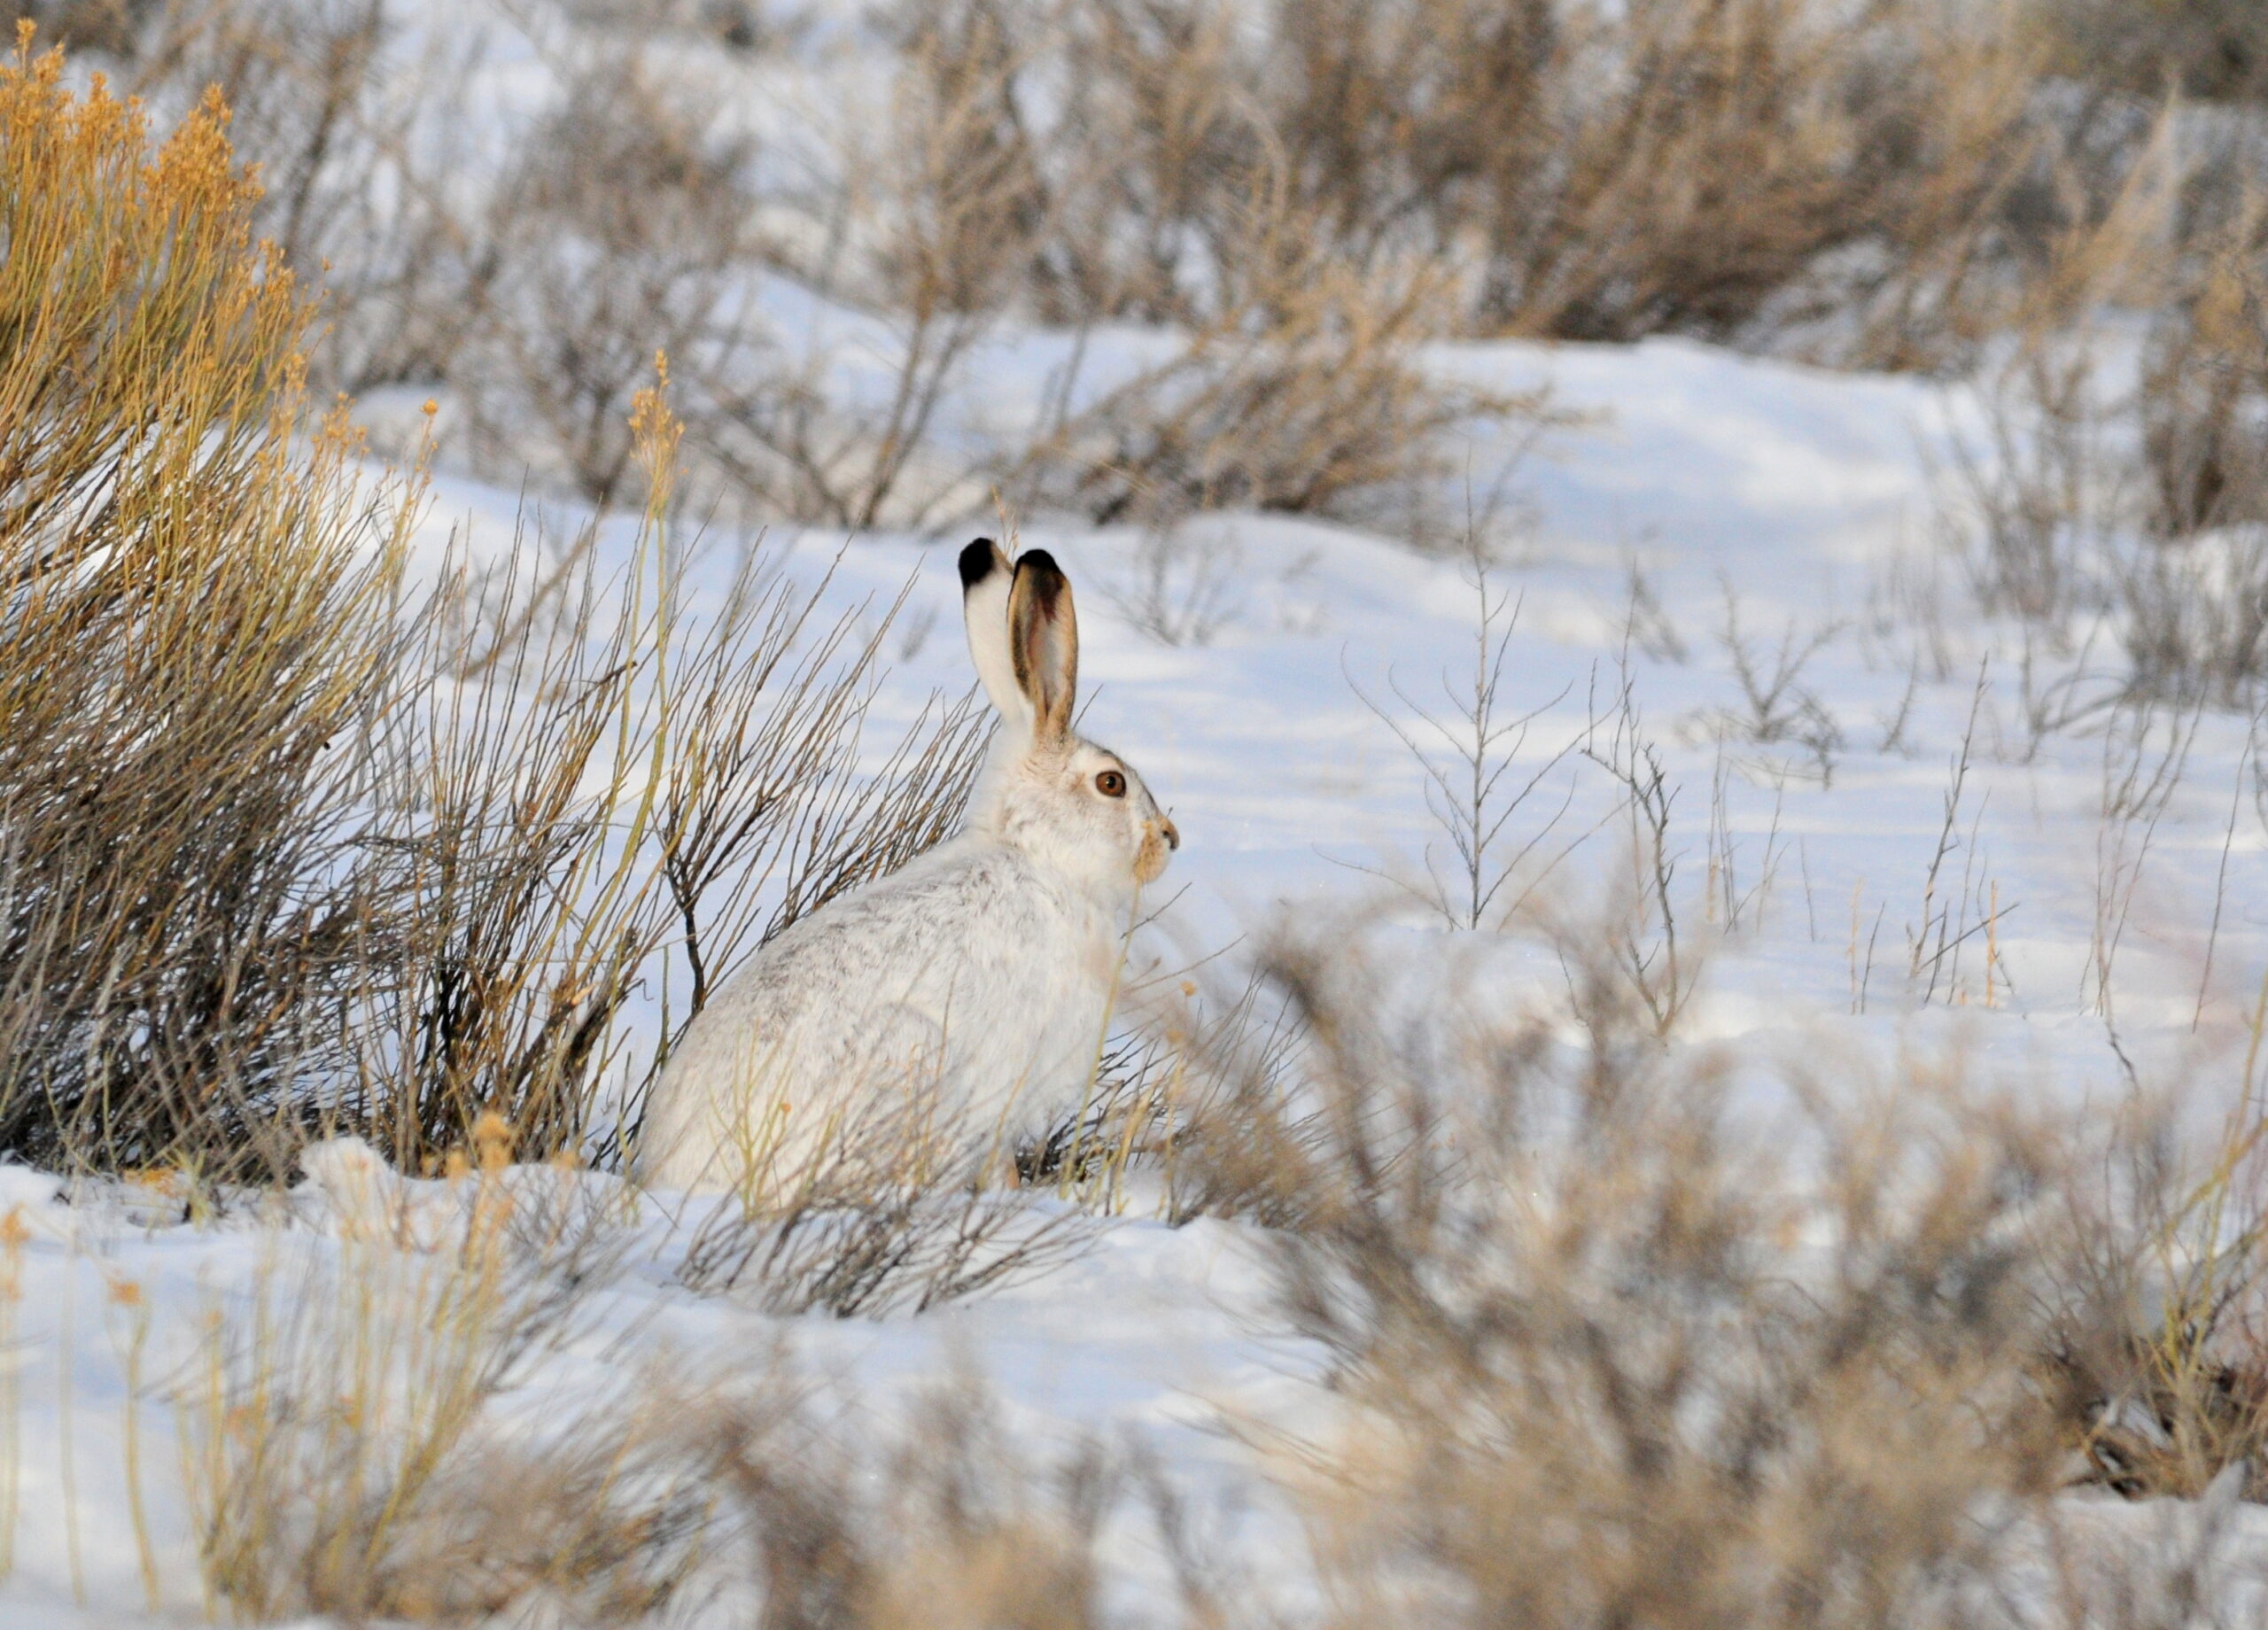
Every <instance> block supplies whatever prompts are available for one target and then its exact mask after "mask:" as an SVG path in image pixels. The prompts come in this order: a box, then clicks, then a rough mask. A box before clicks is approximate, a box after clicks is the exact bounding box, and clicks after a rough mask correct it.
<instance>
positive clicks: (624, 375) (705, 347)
mask: <svg viewBox="0 0 2268 1630" xmlns="http://www.w3.org/2000/svg"><path fill="white" fill-rule="evenodd" d="M560 72H561V77H562V78H563V84H562V85H561V87H560V90H559V94H558V98H557V101H556V103H555V105H554V107H553V108H552V109H551V111H550V112H549V113H547V114H546V115H545V116H543V117H542V118H540V119H539V120H536V121H535V122H534V124H533V125H532V128H530V129H529V130H527V131H526V132H525V133H524V135H523V136H521V137H520V138H519V140H518V141H517V143H516V144H515V145H514V147H513V149H512V151H510V153H509V157H508V159H507V160H506V162H505V164H504V165H503V167H502V169H501V174H500V175H499V177H498V180H497V183H496V186H495V189H494V191H493V195H492V196H491V198H489V200H488V203H487V207H486V209H485V212H484V213H482V214H481V215H480V216H479V217H478V219H477V220H476V221H474V222H473V223H472V225H471V228H470V230H471V231H472V232H473V233H474V234H475V235H476V236H477V237H478V241H480V242H481V243H483V244H484V245H487V246H488V255H487V258H486V260H485V264H483V265H481V266H479V267H478V268H477V281H476V283H474V286H472V287H470V288H469V289H467V290H465V291H462V298H465V299H468V300H469V302H470V304H471V305H472V306H473V307H474V311H475V313H476V316H475V318H474V321H473V322H472V323H471V325H470V328H469V330H468V332H467V333H466V335H465V337H464V338H465V340H466V349H465V351H464V353H463V354H462V356H460V357H458V358H455V359H452V360H451V361H449V363H448V364H447V368H446V372H447V376H448V377H449V379H450V380H451V382H452V384H454V385H455V386H456V387H457V390H458V392H459V394H460V396H461V398H462V400H463V402H464V405H465V407H466V410H467V414H468V424H467V434H468V436H469V438H470V447H469V451H470V455H471V457H472V460H473V462H474V463H475V465H476V467H477V468H481V469H485V470H499V471H510V470H519V469H524V468H526V467H527V466H528V465H529V464H530V463H532V464H533V465H534V466H535V467H536V468H538V469H543V468H544V467H545V466H547V465H550V466H552V467H553V468H554V469H555V470H556V471H557V473H558V474H560V475H563V476H564V477H566V478H567V480H568V481H569V482H570V483H571V485H572V486H573V488H574V490H575V491H576V492H578V493H580V494H581V495H582V496H583V497H585V498H586V499H588V500H589V501H592V502H594V503H596V504H602V505H603V504H606V503H608V502H610V501H613V500H615V499H616V498H617V497H618V496H626V497H628V498H629V499H630V500H631V501H633V502H639V501H643V497H644V494H643V493H640V492H638V491H637V490H636V488H635V484H634V480H633V481H632V485H631V486H629V487H628V488H625V480H626V479H632V478H633V477H634V475H635V463H634V460H633V450H632V446H631V439H630V435H629V432H628V424H627V420H628V415H629V407H630V400H631V397H632V395H633V393H634V392H636V391H637V390H638V389H639V388H640V386H641V384H642V383H643V382H644V377H645V375H646V373H647V371H648V368H649V363H650V361H651V359H652V357H653V355H654V353H655V351H656V348H659V349H662V350H664V351H666V352H667V353H669V354H670V355H671V356H672V357H674V358H677V359H679V360H680V374H682V373H683V372H684V371H685V369H686V366H687V365H688V364H697V363H698V362H699V361H701V360H702V359H703V357H704V356H705V355H706V354H707V353H709V352H710V351H711V350H712V349H713V348H714V346H715V345H716V336H717V334H718V330H720V329H722V328H723V327H724V325H725V323H726V321H727V318H726V313H725V310H724V308H725V307H726V302H727V301H728V300H729V299H731V298H732V296H733V294H734V291H736V290H738V289H739V288H741V287H742V286H743V285H744V283H745V282H746V279H747V277H748V275H749V271H750V267H751V265H752V264H754V263H757V252H756V240H755V239H754V237H753V235H752V229H751V226H750V218H751V216H752V215H753V214H754V213H755V209H756V204H757V200H756V198H754V197H753V196H752V194H751V192H750V187H749V182H748V175H747V172H748V169H749V167H750V163H751V162H752V159H753V157H754V152H753V147H752V144H750V143H749V142H748V141H746V140H745V139H740V140H726V139H721V138H718V137H717V136H714V135H713V134H712V128H713V125H714V122H715V109H714V108H713V107H712V106H711V105H708V104H707V103H706V102H704V101H703V99H702V98H701V97H699V96H698V95H697V94H696V93H695V91H694V90H693V89H691V88H690V87H688V86H687V84H686V83H685V82H684V81H683V80H682V78H680V77H672V76H670V75H669V74H666V72H664V71H660V70H656V69H655V68H654V67H652V66H650V65H649V64H648V62H647V61H646V60H645V58H644V55H643V53H642V52H640V51H637V50H631V51H628V52H626V53H616V52H598V51H594V52H592V53H591V55H590V58H589V59H588V60H587V61H584V60H576V61H572V62H571V63H570V64H568V65H566V66H563V67H562V69H561V70H560Z"/></svg>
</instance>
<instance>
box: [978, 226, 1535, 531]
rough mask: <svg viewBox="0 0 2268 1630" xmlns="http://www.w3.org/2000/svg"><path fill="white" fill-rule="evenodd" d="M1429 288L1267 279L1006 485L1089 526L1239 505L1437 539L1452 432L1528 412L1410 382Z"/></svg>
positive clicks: (1434, 300) (1505, 402) (1062, 429)
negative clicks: (1243, 301)
mask: <svg viewBox="0 0 2268 1630" xmlns="http://www.w3.org/2000/svg"><path fill="white" fill-rule="evenodd" d="M1278 277H1280V281H1278ZM1442 291H1443V284H1442V283H1441V280H1440V279H1439V278H1438V277H1437V276H1433V275H1431V274H1429V273H1425V272H1423V271H1410V272H1402V271H1395V272H1393V273H1390V274H1386V275H1377V276H1367V277H1366V276H1362V275H1360V274H1357V273H1355V272H1353V271H1350V270H1348V269H1347V268H1343V267H1334V266H1331V265H1328V264H1324V263H1305V264H1301V265H1298V266H1296V267H1285V268H1281V270H1280V273H1277V274H1275V275H1272V276H1271V277H1270V282H1269V283H1268V285H1267V287H1265V288H1264V289H1262V290H1255V291H1251V293H1250V295H1249V296H1248V299H1249V303H1248V304H1243V305H1239V307H1236V308H1235V309H1233V310H1232V311H1231V312H1229V313H1227V314H1223V316H1222V317H1221V318H1220V319H1218V320H1216V321H1214V322H1208V323H1206V324H1205V325H1204V326H1202V327H1200V328H1199V329H1197V330H1194V331H1193V332H1192V334H1191V335H1190V336H1189V337H1188V338H1187V341H1186V343H1185V344H1184V345H1182V346H1180V347H1178V348H1177V352H1176V353H1175V354H1174V355H1173V356H1171V357H1170V358H1169V360H1167V361H1163V362H1161V363H1159V364H1158V365H1156V366H1154V367H1152V368H1149V369H1144V370H1142V371H1141V372H1139V373H1138V374H1137V375H1136V376H1133V377H1132V378H1130V379H1129V380H1127V381H1125V382H1124V383H1122V384H1117V385H1115V386H1113V387H1112V388H1110V389H1109V390H1107V392H1104V393H1103V394H1102V395H1101V396H1100V397H1099V400H1095V401H1094V402H1092V403H1091V404H1090V405H1088V406H1087V407H1084V408H1083V409H1082V410H1080V411H1078V412H1076V413H1075V414H1071V415H1067V416H1066V417H1065V418H1064V420H1063V421H1062V422H1060V423H1058V424H1057V425H1056V426H1054V427H1053V428H1052V430H1051V431H1049V433H1048V434H1047V435H1046V436H1045V437H1044V438H1043V439H1039V440H1038V441H1037V442H1036V443H1035V444H1034V445H1033V446H1031V447H1030V448H1029V449H1028V450H1027V451H1026V452H1025V453H1024V454H1022V455H1021V458H1020V459H1019V460H1018V468H1017V469H1016V470H1015V472H1014V475H1013V476H1012V477H1011V480H1012V481H1013V483H1014V490H1016V491H1018V492H1020V493H1023V494H1025V495H1026V498H1027V501H1029V502H1031V503H1034V504H1038V505H1045V506H1050V507H1060V508H1070V509H1075V510H1077V511H1079V512H1081V513H1083V514H1084V515H1086V516H1089V517H1090V518H1091V519H1092V520H1094V521H1096V522H1098V523H1101V524H1107V523H1110V522H1114V521H1122V520H1125V519H1128V518H1136V519H1140V520H1143V521H1145V522H1147V523H1149V524H1169V523H1170V522H1171V521H1172V520H1173V519H1175V518H1177V517H1179V516H1187V515H1189V514H1192V513H1194V512H1198V511H1202V510H1208V509H1217V508H1238V509H1262V510H1279V511H1285V512H1289V513H1293V514H1318V515H1334V516H1342V517H1346V518H1360V519H1366V520H1369V521H1371V522H1372V523H1374V524H1376V523H1379V522H1384V523H1385V524H1388V525H1390V526H1393V527H1394V528H1395V529H1396V530H1398V531H1400V532H1403V533H1404V534H1405V535H1407V536H1409V537H1410V538H1412V539H1424V538H1429V537H1439V536H1441V535H1443V533H1444V528H1443V526H1442V525H1441V515H1440V514H1439V513H1437V512H1438V511H1440V510H1441V509H1443V508H1445V505H1444V503H1443V500H1444V499H1445V498H1446V496H1447V495H1448V493H1449V491H1450V489H1451V485H1452V478H1453V477H1455V476H1456V474H1457V472H1458V471H1459V470H1461V469H1462V468H1463V465H1462V462H1461V461H1460V460H1459V458H1458V456H1457V455H1458V450H1459V437H1460V436H1461V435H1470V434H1471V433H1472V432H1473V431H1476V430H1478V429H1479V428H1480V427H1481V426H1483V425H1486V424H1489V423H1502V422H1503V421H1506V420H1526V421H1529V422H1536V421H1540V420H1541V419H1542V417H1543V416H1544V402H1543V399H1542V397H1541V396H1540V395H1533V394H1531V395H1525V396H1514V395H1511V394H1508V393H1506V392H1497V391H1491V390H1488V389H1486V388H1485V387H1481V386H1478V385H1462V384H1456V383H1455V382H1454V381H1449V380H1445V379H1443V378H1441V377H1439V376H1433V375H1431V374H1429V373H1428V372H1427V370H1426V369H1425V367H1424V366H1423V364H1422V363H1421V361H1419V357H1418V350H1419V347H1420V346H1421V345H1423V344H1424V342H1425V341H1426V340H1427V339H1429V338H1432V337H1433V336H1434V335H1436V334H1438V333H1440V332H1441V330H1442V326H1443V325H1442V322H1441V298H1440V297H1441V294H1442Z"/></svg>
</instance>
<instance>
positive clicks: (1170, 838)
mask: <svg viewBox="0 0 2268 1630" xmlns="http://www.w3.org/2000/svg"><path fill="white" fill-rule="evenodd" d="M1158 830H1159V832H1160V833H1161V834H1163V835H1164V837H1165V841H1166V847H1167V848H1168V849H1179V848H1180V847H1181V828H1180V827H1177V826H1175V825H1174V824H1173V822H1172V821H1171V820H1169V819H1167V818H1166V817H1165V816H1163V815H1161V816H1159V817H1158Z"/></svg>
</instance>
